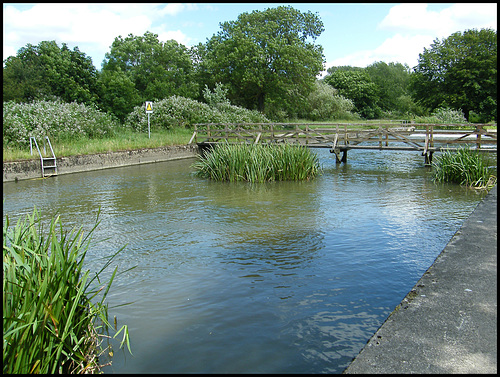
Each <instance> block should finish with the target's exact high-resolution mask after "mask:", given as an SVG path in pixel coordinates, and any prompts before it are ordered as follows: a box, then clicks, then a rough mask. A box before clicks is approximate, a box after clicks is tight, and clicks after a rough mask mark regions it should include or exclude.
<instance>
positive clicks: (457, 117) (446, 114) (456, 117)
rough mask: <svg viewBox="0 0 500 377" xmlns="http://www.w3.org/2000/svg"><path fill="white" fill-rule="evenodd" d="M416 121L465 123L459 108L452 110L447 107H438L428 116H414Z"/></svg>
mask: <svg viewBox="0 0 500 377" xmlns="http://www.w3.org/2000/svg"><path fill="white" fill-rule="evenodd" d="M415 122H416V123H455V124H466V123H468V122H467V120H466V119H465V116H464V113H463V112H462V111H461V110H453V109H450V108H448V107H438V108H437V109H435V110H434V111H433V112H432V113H431V115H430V116H422V117H416V118H415Z"/></svg>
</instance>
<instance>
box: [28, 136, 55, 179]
mask: <svg viewBox="0 0 500 377" xmlns="http://www.w3.org/2000/svg"><path fill="white" fill-rule="evenodd" d="M45 139H46V140H47V142H48V143H49V147H50V152H51V153H52V157H46V158H44V157H43V155H42V152H41V151H40V148H39V147H38V143H37V141H36V137H34V136H30V153H31V155H32V156H33V141H34V142H35V146H36V149H37V150H38V154H39V155H40V164H41V167H42V177H45V166H44V165H43V160H44V159H46V160H54V165H53V166H48V167H47V169H48V168H54V169H55V173H56V174H57V159H56V155H55V153H54V149H52V144H51V143H50V139H49V137H48V136H45ZM43 150H44V153H46V148H45V140H44V142H43Z"/></svg>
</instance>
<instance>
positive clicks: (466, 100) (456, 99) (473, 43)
mask: <svg viewBox="0 0 500 377" xmlns="http://www.w3.org/2000/svg"><path fill="white" fill-rule="evenodd" d="M410 87H411V89H412V92H413V96H414V98H415V99H416V100H417V101H418V102H419V103H420V104H422V105H423V106H425V107H426V108H427V109H429V110H431V111H432V110H433V109H436V108H438V107H450V108H453V109H456V110H458V109H462V111H463V112H464V114H465V117H466V118H467V119H469V114H470V112H471V111H474V113H476V114H480V116H481V118H482V120H483V121H489V120H491V119H494V120H496V116H497V113H496V108H497V32H496V31H495V30H491V29H481V30H476V29H472V30H466V31H465V32H463V33H461V32H456V33H454V34H452V35H451V36H449V37H448V38H446V39H443V40H439V39H436V40H435V41H434V43H433V44H431V47H430V48H429V49H427V48H426V49H424V52H423V53H421V54H420V55H419V59H418V65H417V66H416V67H415V72H414V73H413V74H412V75H411V80H410Z"/></svg>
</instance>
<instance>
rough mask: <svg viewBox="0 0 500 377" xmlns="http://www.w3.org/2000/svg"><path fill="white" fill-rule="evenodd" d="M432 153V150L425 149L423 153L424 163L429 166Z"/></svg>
mask: <svg viewBox="0 0 500 377" xmlns="http://www.w3.org/2000/svg"><path fill="white" fill-rule="evenodd" d="M432 153H434V152H433V151H427V152H426V153H425V154H423V155H424V165H425V166H431V165H432Z"/></svg>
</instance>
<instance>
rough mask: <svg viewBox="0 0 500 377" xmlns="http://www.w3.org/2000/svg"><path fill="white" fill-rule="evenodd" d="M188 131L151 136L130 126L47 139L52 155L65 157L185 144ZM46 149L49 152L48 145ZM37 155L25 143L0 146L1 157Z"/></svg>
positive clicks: (21, 158) (178, 129)
mask: <svg viewBox="0 0 500 377" xmlns="http://www.w3.org/2000/svg"><path fill="white" fill-rule="evenodd" d="M192 134H193V131H192V130H189V129H186V128H183V127H182V128H181V127H179V128H173V129H169V130H156V131H152V132H151V137H148V132H147V131H146V132H137V131H133V130H130V129H123V130H121V131H120V132H117V133H116V135H115V136H113V137H110V138H101V139H87V138H80V139H77V140H70V141H54V140H51V143H52V147H53V149H54V153H55V155H56V157H66V156H76V155H86V154H95V153H104V152H116V151H128V150H134V149H143V148H159V147H163V146H170V145H185V144H187V143H188V142H189V139H190V138H191V135H192ZM37 142H38V146H39V147H40V149H41V151H42V153H43V140H37ZM33 148H35V147H33ZM46 151H47V152H48V153H50V149H49V148H48V146H47V148H46ZM39 158H40V156H39V154H38V151H37V150H36V149H34V150H33V155H31V154H30V148H29V147H25V148H9V147H7V148H6V147H5V146H4V148H3V161H17V160H25V159H39Z"/></svg>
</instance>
